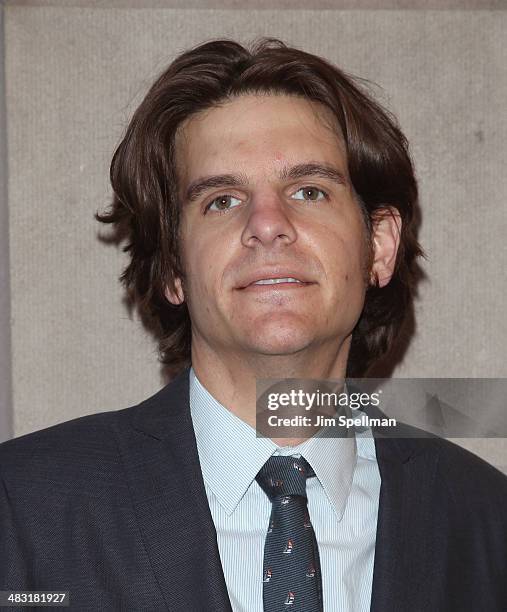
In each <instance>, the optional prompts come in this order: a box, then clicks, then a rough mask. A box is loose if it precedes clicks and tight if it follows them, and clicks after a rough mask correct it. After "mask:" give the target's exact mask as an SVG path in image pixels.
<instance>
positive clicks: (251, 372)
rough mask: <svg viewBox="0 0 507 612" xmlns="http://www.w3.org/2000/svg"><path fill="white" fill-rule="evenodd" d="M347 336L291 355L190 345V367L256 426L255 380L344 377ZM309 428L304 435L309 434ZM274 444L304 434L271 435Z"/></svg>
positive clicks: (294, 442)
mask: <svg viewBox="0 0 507 612" xmlns="http://www.w3.org/2000/svg"><path fill="white" fill-rule="evenodd" d="M350 341H351V336H348V337H347V338H345V340H344V341H343V342H341V343H340V344H339V345H337V344H336V343H334V344H333V345H321V346H318V347H314V348H311V349H310V348H309V349H305V350H304V351H300V352H298V353H296V354H293V355H260V354H251V353H250V354H243V353H242V354H239V353H238V352H234V353H232V352H231V353H228V352H224V351H222V350H221V351H220V353H218V352H217V351H215V350H213V349H212V348H211V347H209V345H206V346H202V345H199V344H198V343H195V344H194V343H193V344H192V367H193V369H194V371H195V373H196V376H197V378H198V379H199V381H200V382H201V383H202V385H203V386H204V387H205V388H206V389H207V390H208V391H209V393H211V395H212V396H213V397H214V398H215V399H216V400H218V401H219V402H220V403H221V404H222V405H223V406H225V408H227V409H228V410H230V411H231V412H232V413H234V414H235V415H236V416H238V417H239V418H240V419H242V420H243V421H245V422H246V423H248V424H249V425H250V426H251V427H253V428H254V429H255V428H256V409H257V405H256V398H257V384H256V383H257V380H259V379H266V378H270V379H285V378H302V379H318V380H325V379H339V380H340V379H344V378H345V374H346V368H347V357H348V353H349V350H350ZM314 433H315V431H312V432H311V433H309V434H308V436H311V435H313V434H314ZM271 439H272V440H273V442H274V443H275V444H277V445H278V446H295V445H297V444H300V443H301V442H303V441H304V440H305V439H307V438H306V437H292V438H286V437H284V438H271Z"/></svg>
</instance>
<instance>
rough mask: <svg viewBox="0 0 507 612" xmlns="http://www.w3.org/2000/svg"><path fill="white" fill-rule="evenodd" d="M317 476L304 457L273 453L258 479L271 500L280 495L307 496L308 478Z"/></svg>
mask: <svg viewBox="0 0 507 612" xmlns="http://www.w3.org/2000/svg"><path fill="white" fill-rule="evenodd" d="M311 476H315V472H314V471H313V470H312V468H311V466H310V464H309V463H308V461H306V459H304V458H303V457H299V458H296V457H283V456H274V455H272V456H271V457H270V458H269V459H268V460H267V461H266V463H265V464H264V465H263V466H262V468H261V469H260V470H259V473H258V474H257V476H256V480H257V482H258V483H259V485H260V486H261V487H262V489H263V490H264V492H265V493H266V495H267V496H268V497H269V499H270V500H271V501H273V500H274V499H275V498H276V497H278V496H285V495H301V496H302V497H306V479H307V478H309V477H311Z"/></svg>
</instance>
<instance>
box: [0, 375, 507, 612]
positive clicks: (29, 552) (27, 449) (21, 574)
mask: <svg viewBox="0 0 507 612" xmlns="http://www.w3.org/2000/svg"><path fill="white" fill-rule="evenodd" d="M408 431H409V429H408V428H407V432H408ZM383 433H385V432H382V431H381V430H380V429H379V430H377V431H376V434H377V435H378V436H379V437H376V439H375V444H376V451H377V459H378V464H379V469H380V474H381V478H382V484H381V492H380V507H379V516H378V530H377V539H376V549H375V564H374V577H373V592H372V604H371V610H372V611H373V612H396V611H400V612H409V611H410V612H417V611H421V612H422V611H424V612H426V611H431V612H439V611H459V612H466V611H470V612H472V611H473V612H479V611H480V612H500V611H502V612H505V610H507V586H506V585H507V477H505V476H504V475H502V474H501V473H500V472H499V471H497V470H496V469H495V468H493V467H492V466H490V465H489V464H487V463H485V462H484V461H482V460H481V459H479V458H478V457H476V456H475V455H473V454H471V453H469V452H467V451H465V450H464V449H462V448H460V447H458V446H456V445H454V444H451V443H450V442H448V441H446V440H443V439H440V438H387V437H383V436H382V434H383ZM0 473H1V476H2V481H1V485H0V590H8V589H18V590H56V591H60V590H68V591H70V602H71V609H72V610H93V611H97V610H132V611H135V612H137V611H140V610H150V611H156V610H170V611H171V612H225V611H227V610H231V606H230V602H229V599H228V596H227V589H226V585H225V581H224V575H223V571H222V566H221V563H220V557H219V552H218V548H217V542H216V531H215V527H214V524H213V520H212V517H211V513H210V510H209V506H208V502H207V497H206V492H205V489H204V483H203V479H202V474H201V470H200V467H199V460H198V453H197V447H196V442H195V437H194V431H193V427H192V421H191V417H190V411H189V386H188V370H185V371H184V372H183V373H182V374H181V375H180V376H178V378H176V379H175V380H174V381H173V382H172V383H170V384H169V385H168V386H166V387H164V388H163V389H161V390H160V391H159V392H158V393H157V394H156V395H154V396H153V397H151V398H149V399H147V400H146V401H144V402H142V403H141V404H139V405H138V406H134V407H131V408H127V409H125V410H119V411H116V412H105V413H101V414H95V415H92V416H86V417H82V418H79V419H75V420H72V421H69V422H67V423H63V424H60V425H57V426H54V427H50V428H48V429H45V430H42V431H38V432H35V433H32V434H29V435H26V436H22V437H20V438H17V439H14V440H10V441H8V442H5V443H4V444H2V445H0ZM238 561H240V560H238ZM337 588H339V585H338V586H337ZM16 610H19V608H16ZM326 612H327V611H326ZM329 612H331V611H329ZM333 612H334V611H333ZM351 612H355V611H351Z"/></svg>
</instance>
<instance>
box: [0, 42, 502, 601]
mask: <svg viewBox="0 0 507 612" xmlns="http://www.w3.org/2000/svg"><path fill="white" fill-rule="evenodd" d="M111 180H112V185H113V190H114V194H115V197H114V202H113V206H112V209H111V211H110V212H109V213H108V214H105V215H102V216H100V215H99V216H98V218H99V219H100V220H101V221H105V222H110V223H113V224H115V229H116V230H117V232H118V235H119V236H123V237H125V236H126V237H127V239H128V247H127V250H128V252H129V254H130V262H129V265H128V266H127V268H126V270H125V272H124V274H123V276H122V280H123V281H124V283H125V285H126V287H127V289H128V291H129V294H130V296H131V298H132V299H133V300H134V301H135V302H136V303H137V305H138V307H139V310H140V312H141V314H142V315H143V316H145V317H146V318H149V319H150V321H151V323H153V322H155V323H156V324H157V325H158V329H159V335H160V351H161V355H162V360H163V362H164V363H166V364H167V366H168V368H171V369H172V371H174V372H177V376H176V378H175V379H174V380H173V381H172V382H171V383H170V384H169V385H168V386H166V387H165V388H163V389H162V390H160V391H159V392H158V393H157V394H156V395H154V396H153V397H151V398H149V399H147V400H146V401H144V402H142V403H141V404H140V405H138V406H134V407H131V408H127V409H124V410H118V411H114V412H105V413H101V414H97V415H93V416H89V417H84V418H81V419H76V420H73V421H69V422H67V423H64V424H61V425H58V426H56V427H51V428H49V429H46V430H44V431H41V432H36V433H34V434H30V435H28V436H23V437H21V438H18V439H16V440H12V441H10V442H7V443H5V444H3V445H2V446H1V447H0V468H1V472H2V484H3V491H2V496H1V502H0V503H1V506H0V520H1V531H0V538H1V542H2V546H3V552H2V559H3V562H2V566H1V568H0V589H3V590H9V591H12V590H17V591H23V590H24V591H27V590H45V591H49V590H57V591H58V590H60V591H61V590H65V591H69V592H70V602H71V603H70V605H71V607H72V608H73V609H76V610H171V611H178V612H180V611H184V612H193V611H195V612H197V611H199V612H201V611H204V610H206V611H216V612H222V611H226V610H231V609H232V610H235V611H241V612H243V611H244V612H246V611H248V612H260V611H262V610H264V611H265V612H274V611H275V610H298V611H302V612H303V611H304V612H313V611H321V612H322V611H323V610H325V611H326V612H327V611H342V610H350V611H353V612H356V611H361V610H370V609H371V610H373V611H375V612H380V611H384V612H392V611H393V610H400V611H405V610H416V611H430V610H431V611H454V610H459V611H466V610H470V611H472V610H473V611H476V610H487V611H488V612H493V611H500V610H504V609H505V607H506V603H507V598H506V594H507V591H506V584H507V583H506V581H505V578H506V577H507V576H506V567H507V529H506V522H507V479H506V478H505V477H504V476H503V475H502V474H501V473H500V472H498V471H497V470H496V469H494V468H493V467H491V466H489V465H488V464H486V463H485V462H483V461H482V460H480V459H479V458H477V457H475V456H474V455H472V454H470V453H468V452H467V451H465V450H463V449H461V448H460V447H458V446H456V445H453V444H451V443H449V442H447V441H445V440H441V439H438V438H433V437H431V438H420V437H415V431H414V430H411V429H410V428H408V427H405V428H403V426H402V433H403V434H404V437H389V436H386V435H385V434H386V433H388V432H386V431H383V430H382V428H378V429H375V430H374V434H375V438H372V437H368V436H366V435H360V434H357V435H355V436H352V437H350V436H349V437H345V438H339V437H323V436H319V435H316V436H313V437H308V436H301V435H293V436H291V437H288V438H287V437H277V436H276V435H273V436H272V437H271V439H269V438H263V437H257V436H256V431H255V429H256V381H258V380H260V379H265V378H276V379H282V380H285V379H310V380H336V379H343V378H344V377H345V376H346V375H348V376H363V375H364V374H365V373H366V371H367V370H368V368H369V366H371V365H372V364H373V363H374V362H375V361H376V360H377V359H378V358H379V357H380V356H382V355H384V354H385V353H386V352H387V351H388V350H389V348H390V346H391V345H392V342H393V339H394V338H395V337H396V334H397V333H398V332H399V330H400V328H401V325H402V323H403V320H404V318H405V316H406V313H407V309H408V307H409V305H410V299H411V296H412V293H413V290H414V283H415V276H416V259H417V257H418V256H419V255H421V254H422V252H421V249H420V247H419V245H418V243H417V240H416V234H415V221H414V219H415V216H414V210H415V205H416V199H417V187H416V181H415V178H414V174H413V169H412V165H411V163H410V158H409V156H408V152H407V145H406V141H405V139H404V137H403V135H402V133H401V132H400V130H399V128H398V127H397V126H396V125H395V123H394V120H393V119H392V118H390V117H389V116H388V115H387V113H386V112H385V111H383V110H382V109H381V108H380V107H379V106H378V105H377V104H376V103H375V102H374V101H372V100H371V99H370V98H369V97H368V96H367V95H366V94H365V93H364V92H363V91H362V90H361V89H360V88H359V87H358V86H357V85H355V84H354V83H353V81H352V80H351V79H350V78H349V77H347V76H346V75H344V74H343V73H342V72H341V71H340V70H338V69H337V68H335V67H334V66H332V65H331V64H329V63H327V62H326V61H324V60H322V59H321V58H318V57H316V56H313V55H310V54H307V53H304V52H302V51H299V50H297V49H292V48H290V47H286V46H285V45H283V43H281V42H280V41H276V40H266V41H263V42H261V43H260V44H258V45H256V46H255V47H254V48H253V50H252V51H251V52H250V51H248V50H246V49H245V48H243V47H242V46H240V45H239V44H237V43H235V42H233V41H213V42H209V43H206V44H204V45H201V46H199V47H197V48H195V49H193V50H190V51H188V52H186V53H184V54H183V55H181V56H180V57H178V58H177V59H176V60H175V61H174V62H173V63H172V64H171V66H169V68H168V69H167V70H166V71H165V72H164V74H162V75H161V77H160V78H159V79H158V80H157V82H156V83H155V84H154V85H153V87H152V88H151V90H150V91H149V92H148V94H147V96H146V98H145V99H144V101H143V102H142V104H141V105H140V107H139V108H138V109H137V111H136V113H135V114H134V117H133V119H132V121H131V123H130V125H129V128H128V130H127V133H126V135H125V138H124V139H123V141H122V143H121V144H120V146H119V147H118V149H117V151H116V153H115V155H114V158H113V162H112V166H111Z"/></svg>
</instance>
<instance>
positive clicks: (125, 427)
mask: <svg viewBox="0 0 507 612" xmlns="http://www.w3.org/2000/svg"><path fill="white" fill-rule="evenodd" d="M188 373H189V370H188V369H185V370H184V371H183V372H182V373H181V374H180V375H179V376H178V377H177V378H176V379H174V380H173V381H172V382H171V383H170V384H169V385H167V386H166V387H164V388H163V389H161V391H159V392H158V393H157V394H156V395H154V396H153V397H151V398H149V399H147V400H146V401H145V402H143V403H142V404H140V405H139V406H136V407H134V408H130V409H127V410H124V411H120V412H119V413H118V417H119V418H118V422H117V437H118V441H119V446H120V452H121V455H122V459H123V462H124V465H125V470H126V474H127V479H128V484H129V488H130V491H131V495H132V498H133V503H134V510H135V513H136V516H137V520H138V524H139V528H140V531H141V535H142V538H143V541H144V544H145V547H146V552H147V554H148V556H149V558H150V562H151V565H152V567H153V571H154V573H155V575H156V578H157V581H158V583H159V585H160V588H161V590H162V593H163V595H164V599H165V601H166V604H167V609H168V610H171V611H177V612H180V611H181V610H185V612H194V611H195V612H197V611H199V612H200V611H201V610H209V611H210V612H226V611H230V610H231V605H230V601H229V598H228V595H227V588H226V584H225V579H224V575H223V570H222V565H221V562H220V556H219V551H218V546H217V540H216V530H215V526H214V523H213V519H212V516H211V512H210V510H209V506H208V500H207V496H206V491H205V488H204V482H203V479H202V473H201V469H200V465H199V458H198V451H197V446H196V442H195V436H194V430H193V426H192V420H191V416H190V409H189V382H188Z"/></svg>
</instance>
